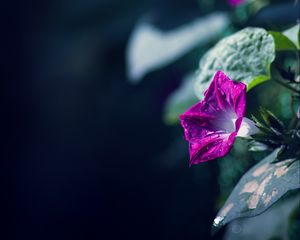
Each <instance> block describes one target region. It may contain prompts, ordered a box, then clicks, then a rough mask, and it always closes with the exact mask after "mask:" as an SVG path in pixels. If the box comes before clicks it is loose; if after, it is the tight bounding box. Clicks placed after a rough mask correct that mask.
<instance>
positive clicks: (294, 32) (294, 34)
mask: <svg viewBox="0 0 300 240" xmlns="http://www.w3.org/2000/svg"><path fill="white" fill-rule="evenodd" d="M283 34H284V35H285V36H286V37H288V38H289V39H290V40H291V41H292V42H293V43H294V44H295V45H296V47H297V48H298V49H300V24H297V25H295V26H294V27H291V28H290V29H288V30H286V31H284V32H283Z"/></svg>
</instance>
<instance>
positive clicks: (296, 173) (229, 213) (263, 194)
mask: <svg viewBox="0 0 300 240" xmlns="http://www.w3.org/2000/svg"><path fill="white" fill-rule="evenodd" d="M278 153H279V149H276V150H274V151H273V152H272V153H271V154H270V155H268V156H267V157H266V158H264V159H263V160H262V161H260V162H259V163H258V164H256V165H255V166H254V167H252V168H251V169H250V170H249V171H248V172H247V173H246V174H245V175H244V176H243V177H242V178H241V180H240V181H239V182H238V184H237V185H236V187H235V188H234V190H233V191H232V193H231V194H230V196H229V198H228V199H227V201H226V202H225V204H224V206H223V208H222V209H221V210H220V211H219V213H218V214H217V217H216V218H215V220H214V225H213V230H214V231H216V230H218V229H219V228H220V227H222V226H224V225H225V224H227V223H228V222H230V221H232V220H234V219H237V218H241V217H251V216H256V215H258V214H260V213H262V212H264V211H265V210H266V209H268V208H269V207H270V206H271V205H272V204H273V203H275V202H276V201H277V200H278V199H280V198H281V197H282V196H283V195H284V194H285V193H287V192H288V191H290V190H293V189H298V188H300V181H299V178H300V160H299V159H285V160H284V161H281V162H277V163H274V161H275V160H276V158H277V154H278Z"/></svg>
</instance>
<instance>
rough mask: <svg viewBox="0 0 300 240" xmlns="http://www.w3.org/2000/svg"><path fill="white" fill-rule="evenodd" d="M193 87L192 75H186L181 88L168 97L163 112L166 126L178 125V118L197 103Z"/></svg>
mask: <svg viewBox="0 0 300 240" xmlns="http://www.w3.org/2000/svg"><path fill="white" fill-rule="evenodd" d="M193 85H194V74H192V75H188V76H187V77H186V78H185V79H184V80H183V82H182V84H181V86H180V87H179V88H178V89H177V90H176V91H174V92H173V93H172V94H171V95H170V96H169V97H168V99H167V102H166V105H165V110H164V121H165V122H166V123H167V124H176V123H178V120H179V118H178V116H179V115H180V114H182V113H183V112H184V111H186V110H187V109H188V108H189V107H191V106H192V105H194V104H195V103H196V102H197V101H198V99H197V97H196V95H195V94H194V91H193Z"/></svg>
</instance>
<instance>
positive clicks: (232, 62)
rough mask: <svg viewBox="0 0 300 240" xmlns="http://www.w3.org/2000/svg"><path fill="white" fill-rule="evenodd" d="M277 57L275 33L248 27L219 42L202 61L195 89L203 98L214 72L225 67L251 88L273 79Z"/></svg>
mask: <svg viewBox="0 0 300 240" xmlns="http://www.w3.org/2000/svg"><path fill="white" fill-rule="evenodd" d="M274 59H275V44H274V40H273V38H272V36H271V35H270V34H269V33H268V32H267V31H266V30H264V29H262V28H251V27H249V28H245V29H243V30H241V31H239V32H237V33H235V34H233V35H231V36H229V37H226V38H224V39H222V40H221V41H219V42H218V43H217V44H216V45H215V46H214V47H213V48H212V49H210V50H209V51H208V52H207V53H206V54H205V55H204V56H203V57H202V59H201V60H200V64H199V71H198V75H197V78H196V81H195V85H194V88H195V91H196V94H197V97H198V98H200V99H201V98H202V97H203V94H204V92H205V90H206V89H207V87H208V85H209V84H210V81H211V79H212V77H213V75H214V74H215V73H216V71H217V70H222V71H223V72H225V74H227V75H228V76H229V77H230V78H231V79H233V80H236V81H240V82H243V83H245V84H247V89H248V90H250V89H251V88H252V87H254V86H256V85H258V84H260V83H262V82H264V81H267V80H269V79H270V64H271V63H272V62H273V61H274Z"/></svg>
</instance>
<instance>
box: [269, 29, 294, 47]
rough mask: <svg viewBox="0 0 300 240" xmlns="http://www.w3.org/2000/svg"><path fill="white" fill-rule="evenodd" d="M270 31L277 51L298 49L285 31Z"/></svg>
mask: <svg viewBox="0 0 300 240" xmlns="http://www.w3.org/2000/svg"><path fill="white" fill-rule="evenodd" d="M269 33H270V34H271V35H272V36H273V38H274V42H275V48H276V50H277V51H286V50H287V51H289V50H292V51H293V50H297V46H296V45H295V44H294V43H293V42H292V41H291V40H290V39H289V38H288V37H287V36H285V35H284V34H283V33H281V32H274V31H270V32H269Z"/></svg>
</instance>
